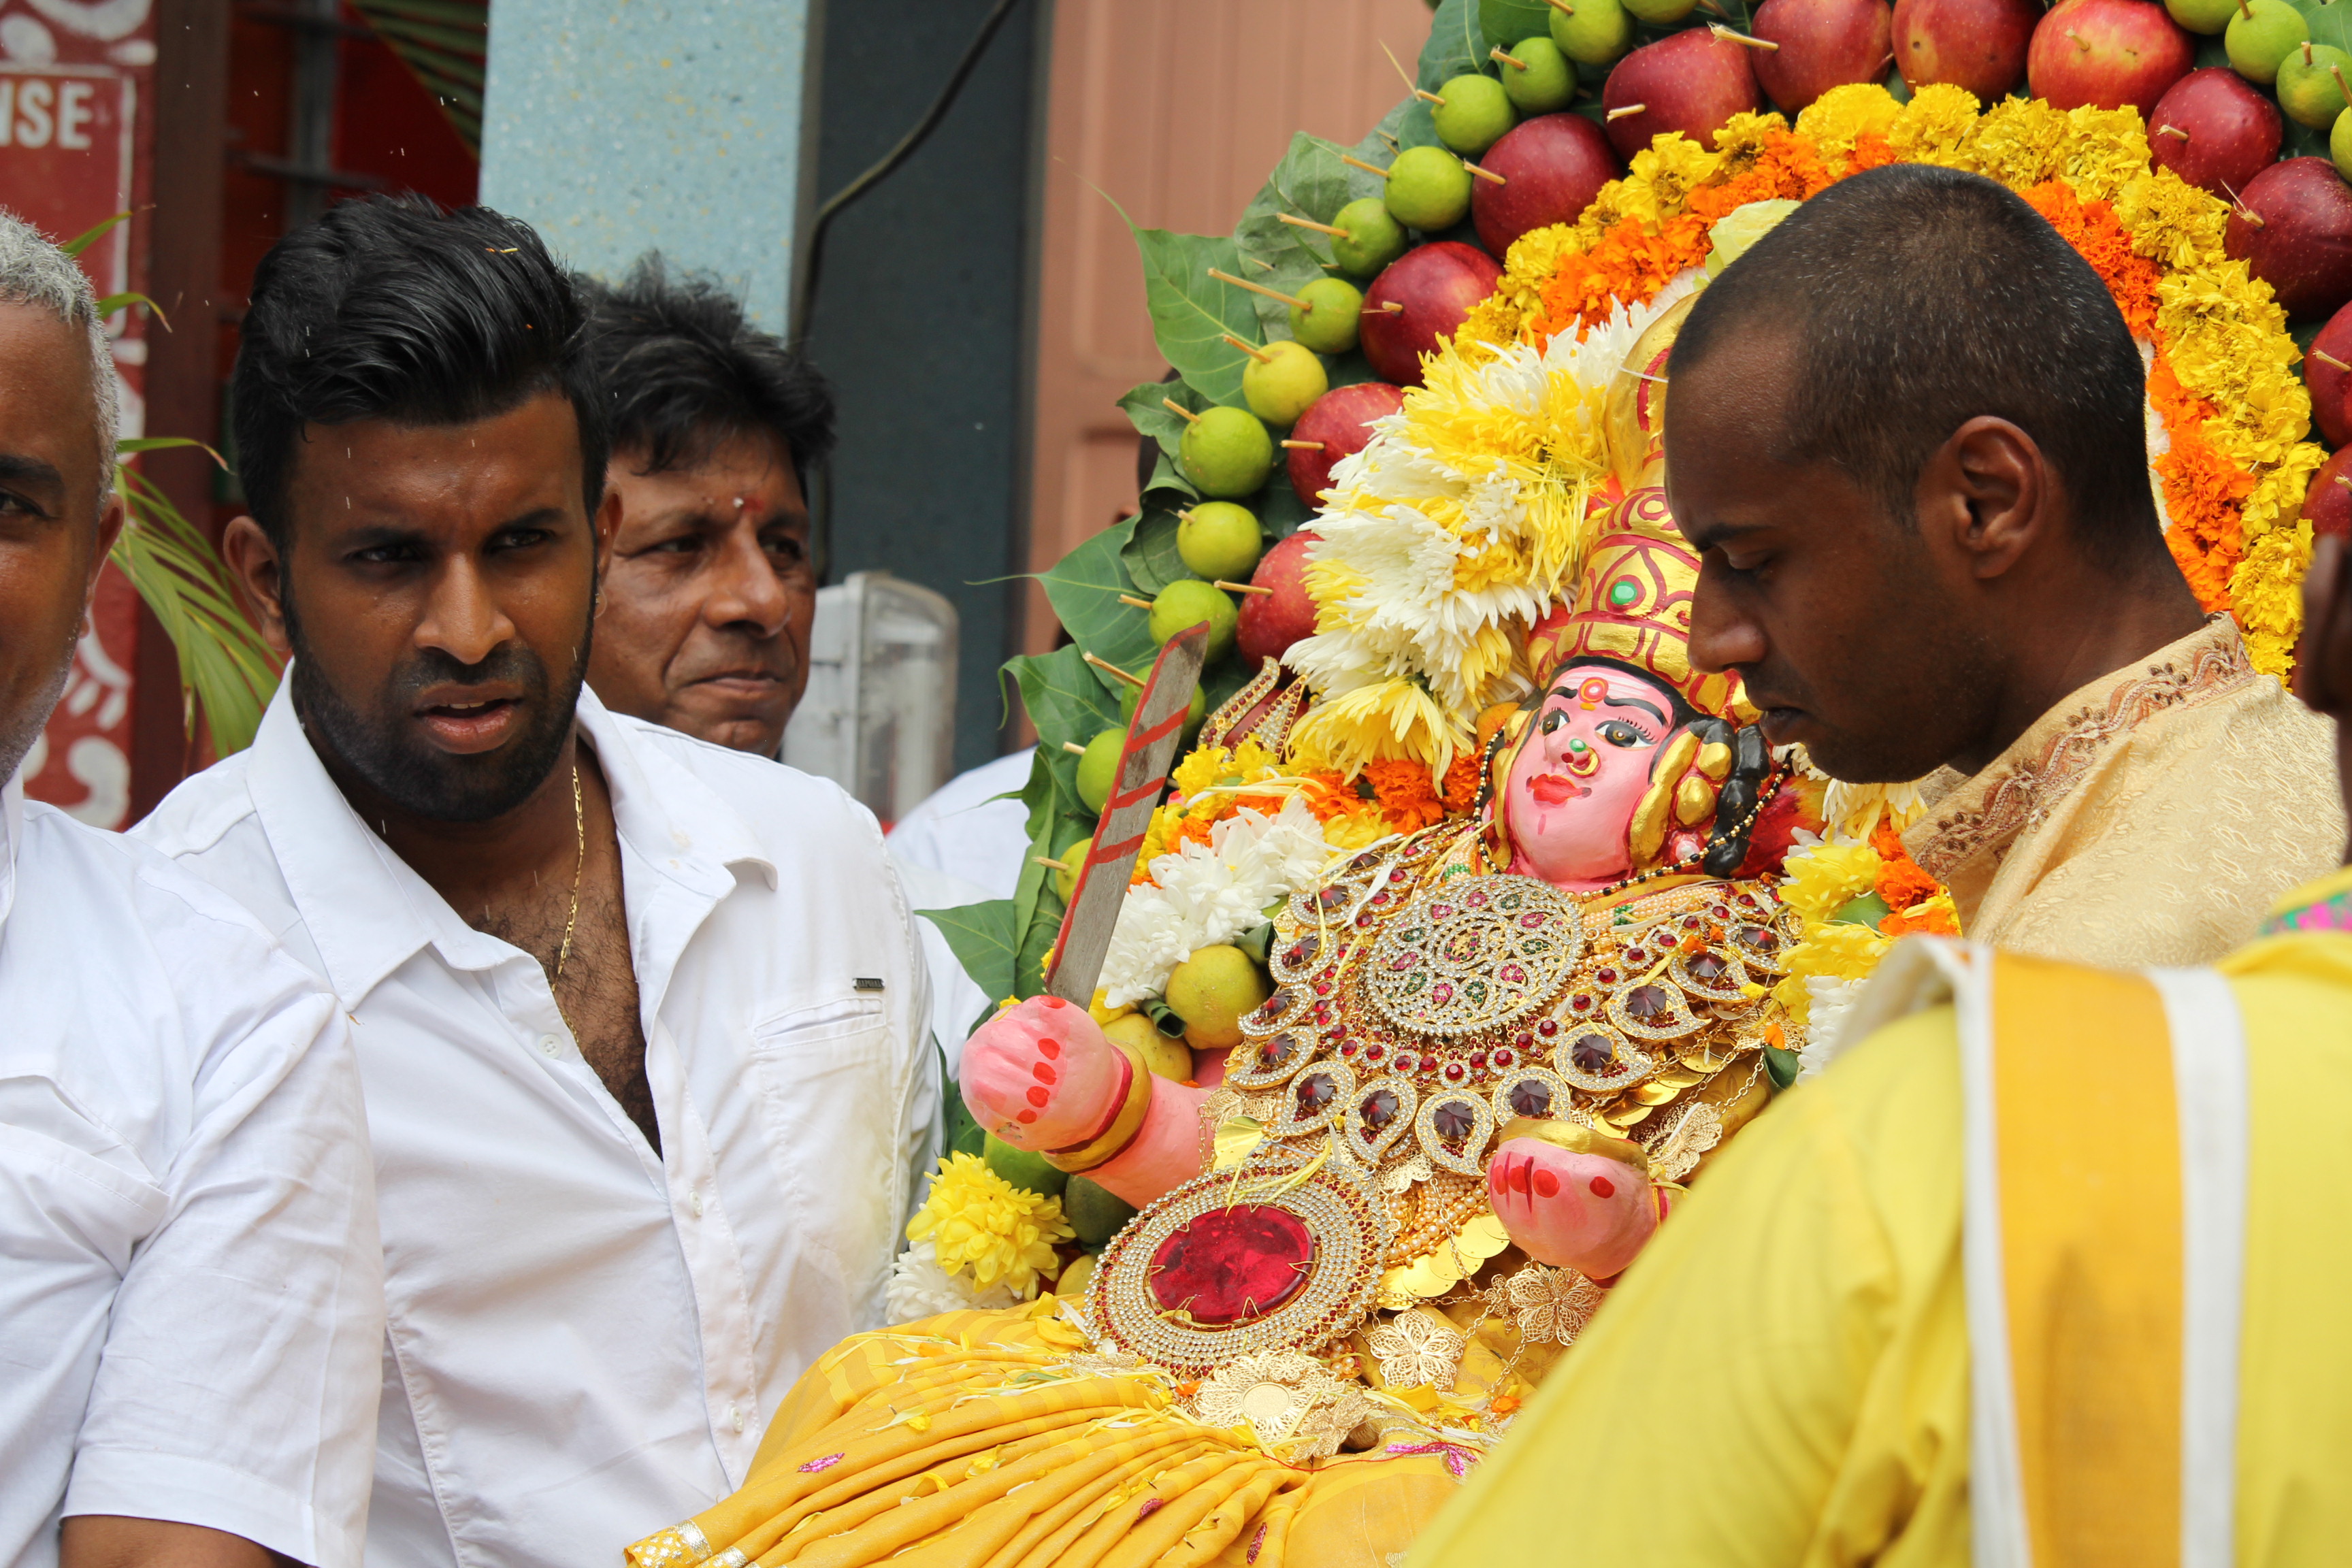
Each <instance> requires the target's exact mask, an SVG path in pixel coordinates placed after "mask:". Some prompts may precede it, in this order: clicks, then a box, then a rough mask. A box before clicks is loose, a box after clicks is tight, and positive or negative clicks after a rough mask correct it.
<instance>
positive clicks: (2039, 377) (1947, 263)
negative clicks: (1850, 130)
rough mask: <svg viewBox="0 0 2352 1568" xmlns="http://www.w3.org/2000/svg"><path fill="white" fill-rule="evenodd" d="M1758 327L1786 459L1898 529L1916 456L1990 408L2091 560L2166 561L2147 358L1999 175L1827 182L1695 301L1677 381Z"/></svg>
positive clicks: (1909, 167)
mask: <svg viewBox="0 0 2352 1568" xmlns="http://www.w3.org/2000/svg"><path fill="white" fill-rule="evenodd" d="M1767 330H1769V331H1786V332H1793V333H1794V334H1795V335H1796V342H1797V344H1798V351H1797V356H1796V357H1797V364H1796V368H1795V372H1794V377H1793V380H1794V384H1793V385H1792V386H1791V387H1790V395H1789V399H1788V402H1787V404H1786V405H1785V410H1784V419H1785V425H1784V427H1783V429H1782V431H1781V433H1780V441H1779V443H1778V446H1777V447H1776V450H1775V452H1774V456H1775V457H1777V458H1780V460H1782V461H1784V462H1790V463H1805V462H1811V461H1816V460H1821V459H1827V460H1828V461H1829V462H1831V463H1832V464H1834V465H1836V466H1837V467H1838V468H1842V469H1843V470H1844V471H1845V472H1846V473H1847V474H1848V475H1849V476H1851V477H1852V478H1853V480H1854V482H1855V483H1856V484H1857V485H1859V486H1861V487H1862V488H1863V489H1864V490H1865V491H1867V492H1869V493H1870V494H1872V495H1873V496H1874V497H1875V498H1876V499H1877V500H1880V501H1881V502H1882V503H1883V504H1884V505H1885V509H1886V510H1887V512H1888V514H1889V515H1890V516H1891V517H1892V518H1894V519H1895V521H1898V522H1900V523H1902V524H1905V525H1906V526H1908V525H1910V524H1912V523H1914V522H1916V506H1915V502H1914V500H1913V496H1914V491H1915V488H1916V485H1917V483H1918V479H1919V471H1920V469H1921V468H1924V467H1925V466H1926V464H1927V459H1928V458H1930V457H1932V456H1933V455H1934V454H1935V452H1936V450H1937V448H1938V447H1941V446H1942V445H1943V444H1944V443H1945V442H1946V441H1948V440H1949V439H1950V438H1951V436H1952V433H1953V432H1954V431H1955V430H1957V429H1958V428H1959V426H1961V425H1962V424H1964V423H1966V422H1967V421H1968V420H1969V419H1971V418H1974V417H1976V416H1979V415H1992V416H1998V417H2000V418H2003V419H2007V420H2009V421H2010V422H2011V423H2012V424H2014V425H2016V426H2018V427H2019V428H2020V429H2021V430H2023V431H2024V432H2025V433H2026V434H2027V435H2029V436H2031V437H2032V438H2033V440H2034V443H2035V444H2036V445H2037V446H2039V447H2041V449H2042V453H2043V455H2044V456H2045V457H2047V458H2049V460H2050V463H2051V466H2052V468H2054V469H2055V470H2056V473H2057V476H2058V480H2059V483H2060V485H2061V486H2062V488H2063V490H2064V493H2065V495H2066V498H2067V500H2068V501H2069V502H2070V504H2071V506H2072V509H2073V515H2074V525H2075V528H2076V531H2077V538H2078V540H2079V541H2080V542H2081V543H2082V544H2083V545H2084V548H2085V553H2086V554H2087V555H2089V556H2090V557H2091V558H2092V559H2093V560H2095V562H2097V563H2100V564H2102V565H2104V566H2105V567H2107V568H2108V569H2110V570H2115V569H2118V568H2127V567H2132V566H2137V564H2139V563H2142V562H2145V561H2147V560H2150V559H2153V558H2154V557H2156V556H2161V555H2163V553H2164V549H2163V535H2162V533H2161V531H2159V529H2158V524H2157V521H2156V507H2155V502H2154V500H2153V499H2152V497H2151V496H2150V493H2149V489H2148V479H2147V426H2146V425H2145V423H2144V417H2145V416H2144V414H2143V411H2142V397H2143V395H2144V388H2143V382H2144V379H2145V377H2144V374H2143V371H2142V368H2141V363H2140V357H2139V350H2138V348H2137V346H2136V345H2135V344H2134V343H2133V342H2132V337H2131V332H2130V330H2129V329H2128V328H2127V327H2126V326H2125V324H2124V318H2123V312H2122V311H2120V310H2117V309H2116V302H2115V300H2113V299H2112V298H2110V297H2109V295H2108V293H2107V290H2106V286H2105V284H2103V283H2101V282H2100V281H2099V275H2098V274H2097V273H2096V272H2095V271H2094V270H2092V268H2091V265H2090V263H2089V262H2087V261H2085V260H2084V259H2083V258H2082V256H2081V255H2080V254H2078V253H2077V252H2076V251H2075V249H2074V247H2073V246H2071V245H2069V244H2068V243H2066V241H2065V240H2064V239H2063V237H2061V236H2060V235H2059V233H2058V231H2057V230H2056V229H2054V228H2053V227H2051V226H2050V225H2049V223H2048V222H2047V221H2045V220H2044V219H2043V218H2042V215H2041V214H2039V213H2037V212H2035V211H2034V210H2033V209H2032V207H2030V206H2028V205H2026V204H2025V203H2024V202H2023V201H2021V200H2020V199H2019V198H2018V197H2017V196H2016V195H2013V194H2011V192H2010V191H2008V190H2006V189H2004V188H2003V187H2002V186H2000V185H1999V184H1994V183H1993V182H1992V181H1990V180H1988V179H1985V178H1983V177H1981V176H1979V175H1977V174H1963V173H1961V172H1960V171H1958V170H1957V169H1944V168H1937V167H1935V166H1932V165H1928V164H1920V163H1902V164H1892V165H1888V166H1886V167H1884V168H1879V169H1873V170H1870V171H1869V172H1867V173H1865V174H1856V175H1854V176H1853V177H1852V178H1851V179H1847V180H1843V181H1841V182H1839V183H1838V184H1834V185H1832V186H1830V187H1829V188H1828V189H1827V190H1825V191H1823V192H1822V193H1821V194H1820V195H1816V196H1814V197H1813V198H1812V199H1811V200H1810V201H1808V202H1806V203H1805V204H1804V205H1802V206H1800V207H1799V208H1797V210H1796V211H1794V212H1792V213H1790V215H1789V216H1787V217H1786V218H1784V219H1782V220H1781V221H1780V224H1778V225H1777V226H1774V227H1773V228H1772V229H1771V230H1770V232H1769V233H1767V234H1766V235H1765V236H1764V237H1763V238H1761V239H1759V240H1758V241H1757V242H1756V244H1755V246H1754V247H1751V248H1750V249H1749V250H1748V252H1747V253H1746V254H1745V255H1743V256H1741V257H1740V258H1738V260H1736V261H1734V262H1733V263H1732V264H1731V265H1730V266H1729V267H1728V268H1725V270H1724V272H1723V275H1722V276H1721V277H1719V278H1717V279H1716V280H1715V281H1714V282H1713V283H1711V284H1709V285H1708V286H1707V288H1706V290H1705V291H1704V292H1702V293H1701V294H1700V295H1699V297H1698V300H1697V301H1696V303H1695V304H1694V305H1693V306H1692V307H1691V312H1690V316H1689V319H1688V320H1686V321H1685V322H1684V323H1683V327H1682V331H1681V334H1680V336H1679V337H1677V338H1676V340H1675V346H1674V354H1673V358H1672V360H1671V362H1670V365H1669V371H1668V374H1669V376H1670V377H1671V376H1673V375H1675V374H1683V373H1685V372H1687V371H1689V370H1690V369H1691V368H1692V367H1694V366H1696V365H1697V364H1698V363H1701V362H1702V361H1703V360H1705V359H1706V356H1707V355H1708V354H1709V353H1712V352H1713V351H1714V350H1715V349H1716V348H1717V347H1718V346H1719V345H1720V344H1721V343H1722V342H1724V341H1725V340H1726V339H1727V338H1730V337H1735V336H1738V335H1739V334H1741V333H1745V332H1754V331H1767ZM1668 406H1669V409H1670V410H1671V407H1672V404H1671V401H1670V402H1669V405H1668Z"/></svg>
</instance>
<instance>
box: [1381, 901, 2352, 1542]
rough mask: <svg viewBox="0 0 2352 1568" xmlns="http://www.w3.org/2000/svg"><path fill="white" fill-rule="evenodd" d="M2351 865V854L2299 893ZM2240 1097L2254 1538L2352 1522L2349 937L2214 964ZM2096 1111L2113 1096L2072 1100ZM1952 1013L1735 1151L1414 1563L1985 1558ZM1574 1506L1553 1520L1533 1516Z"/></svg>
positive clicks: (2247, 1482) (2243, 1398) (2350, 1526)
mask: <svg viewBox="0 0 2352 1568" xmlns="http://www.w3.org/2000/svg"><path fill="white" fill-rule="evenodd" d="M2347 890H2352V872H2347V873H2339V874H2337V875H2336V876H2335V877H2332V878H2329V879H2325V880H2323V881H2321V882H2319V883H2316V884H2313V885H2311V886H2308V887H2305V888H2303V889H2298V890H2297V891H2296V892H2294V894H2292V895H2290V896H2289V898H2288V899H2287V900H2284V905H2283V907H2285V906H2293V905H2304V904H2310V903H2313V902H2315V901H2317V900H2324V899H2327V898H2330V897H2333V896H2336V895H2338V894H2342V893H2344V892H2346V891H2347ZM2219 967H2220V969H2221V973H2223V974H2225V975H2226V976H2228V977H2229V980H2230V983H2231V991H2232V993H2233V994H2234V995H2235V997H2236V999H2237V1002H2238V1005H2239V1009H2240V1013H2241V1015H2242V1018H2243V1021H2244V1026H2245V1035H2246V1042H2247V1055H2248V1072H2249V1093H2250V1100H2251V1142H2252V1153H2251V1164H2250V1169H2249V1172H2248V1205H2247V1230H2246V1274H2245V1317H2244V1324H2243V1331H2242V1339H2241V1351H2240V1362H2239V1367H2240V1410H2239V1425H2238V1453H2237V1471H2238V1474H2237V1520H2236V1536H2237V1558H2238V1561H2239V1562H2240V1563H2243V1564H2248V1565H2253V1564H2265V1565H2269V1564H2282V1565H2301V1564H2314V1565H2316V1564H2322V1563H2337V1562H2340V1561H2342V1560H2343V1557H2344V1554H2345V1547H2344V1543H2345V1542H2347V1541H2352V1486H2347V1485H2346V1484H2345V1479H2344V1478H2346V1477H2347V1476H2352V1336H2347V1335H2346V1334H2345V1333H2344V1332H2343V1330H2342V1323H2343V1319H2344V1303H2345V1301H2346V1300H2347V1297H2352V1254H2347V1250H2346V1249H2345V1248H2344V1247H2343V1246H2342V1245H2341V1243H2340V1241H2339V1240H2338V1239H2337V1234H2336V1233H2337V1232H2338V1231H2339V1230H2340V1229H2341V1228H2342V1225H2341V1221H2342V1217H2343V1216H2344V1215H2347V1213H2352V1137H2347V1124H2352V936H2347V935H2344V934H2338V933H2325V934H2321V933H2313V934H2287V935H2280V936H2272V937H2266V938H2263V939H2261V940H2259V941H2256V942H2252V943H2251V944H2249V945H2248V946H2246V947H2245V948H2242V949H2241V950H2240V951H2239V952H2237V953H2235V954H2233V955H2232V956H2231V957H2230V958H2229V959H2227V960H2225V961H2224V962H2223V963H2221V965H2220V966H2219ZM2078 1125H2079V1128H2080V1131H2081V1134H2082V1135H2084V1136H2096V1135H2097V1132H2098V1127H2097V1122H2096V1119H2095V1117H2088V1116H2086V1117H2084V1118H2082V1119H2080V1121H2079V1122H2078ZM1961 1172H1962V1158H1961V1098H1960V1074H1959V1065H1958V1044H1957V1038H1956V1033H1955V1027H1954V1017H1953V1014H1952V1012H1951V1010H1950V1009H1948V1008H1945V1009H1939V1010H1936V1011H1931V1012H1927V1013H1922V1014H1919V1015H1916V1016H1913V1017H1910V1018H1907V1019H1905V1020H1904V1021H1902V1022H1901V1023H1898V1024H1896V1025H1894V1026H1891V1027H1888V1028H1886V1029H1885V1030H1882V1031H1881V1032H1879V1033H1878V1034H1877V1035H1875V1036H1874V1037H1872V1038H1871V1039H1870V1040H1868V1041H1867V1042H1865V1043H1864V1044H1863V1045H1862V1046H1860V1047H1856V1048H1855V1049H1854V1050H1853V1052H1851V1053H1850V1054H1849V1056H1848V1057H1847V1058H1845V1059H1843V1060H1842V1061H1840V1062H1839V1063H1838V1064H1837V1065H1836V1066H1835V1067H1834V1068H1832V1070H1830V1071H1829V1072H1828V1073H1826V1074H1824V1075H1823V1076H1822V1078H1821V1079H1817V1080H1814V1081H1811V1082H1808V1083H1806V1084H1804V1085H1801V1086H1800V1088H1799V1089H1796V1090H1795V1091H1794V1092H1792V1093H1790V1094H1789V1095H1786V1096H1784V1097H1783V1098H1782V1100H1781V1101H1780V1103H1778V1104H1776V1105H1775V1106H1774V1107H1773V1108H1772V1109H1771V1110H1769V1111H1768V1112H1767V1113H1766V1114H1765V1115H1764V1116H1762V1117H1761V1118H1759V1121H1758V1122H1757V1124H1756V1125H1755V1126H1753V1127H1751V1128H1749V1129H1748V1131H1746V1132H1745V1133H1743V1134H1742V1135H1741V1137H1740V1138H1739V1139H1738V1142H1736V1143H1735V1144H1734V1145H1733V1146H1732V1147H1731V1148H1729V1149H1728V1150H1727V1151H1726V1152H1724V1154H1723V1156H1722V1163H1721V1169H1720V1171H1719V1172H1718V1173H1716V1174H1715V1175H1714V1177H1713V1179H1711V1180H1709V1181H1708V1182H1707V1183H1706V1184H1704V1185H1702V1186H1700V1187H1699V1188H1697V1189H1696V1190H1695V1191H1694V1192H1693V1193H1692V1194H1691V1196H1690V1197H1689V1199H1688V1200H1687V1201H1686V1202H1685V1204H1683V1205H1681V1206H1680V1208H1679V1209H1678V1210H1677V1212H1676V1214H1675V1222H1674V1224H1672V1225H1671V1226H1666V1227H1665V1228H1664V1230H1662V1231H1661V1232H1660V1234H1659V1236H1658V1238H1657V1240H1656V1241H1655V1243H1654V1244H1653V1245H1652V1247H1650V1248H1649V1250H1648V1251H1647V1252H1646V1253H1645V1254H1644V1255H1643V1258H1642V1259H1641V1260H1640V1261H1639V1262H1638V1263H1637V1264H1636V1265H1635V1266H1634V1267H1633V1268H1632V1269H1631V1270H1629V1271H1628V1273H1627V1275H1626V1278H1625V1280H1624V1282H1623V1283H1622V1284H1621V1285H1620V1286H1619V1287H1618V1288H1617V1289H1616V1290H1615V1291H1613V1292H1612V1300H1610V1302H1609V1303H1608V1305H1607V1306H1606V1307H1605V1308H1604V1309H1603V1310H1601V1313H1600V1315H1599V1316H1598V1317H1597V1318H1596V1319H1595V1320H1594V1321H1593V1324H1592V1327H1591V1329H1590V1330H1589V1331H1587V1333H1586V1335H1585V1337H1584V1338H1583V1339H1582V1340H1581V1341H1580V1342H1579V1343H1578V1345H1577V1351H1576V1354H1575V1355H1573V1356H1571V1357H1569V1358H1567V1359H1566V1360H1565V1361H1563V1363H1561V1364H1560V1366H1559V1368H1558V1369H1557V1370H1556V1371H1555V1372H1554V1373H1553V1374H1552V1376H1551V1377H1550V1378H1549V1380H1548V1382H1547V1383H1546V1384H1545V1386H1544V1388H1543V1390H1542V1391H1541V1393H1540V1394H1538V1396H1537V1398H1536V1400H1535V1402H1534V1403H1533V1404H1532V1405H1530V1406H1529V1408H1528V1410H1527V1411H1526V1412H1525V1413H1524V1414H1523V1415H1521V1416H1520V1417H1519V1420H1518V1422H1517V1426H1515V1428H1514V1429H1513V1432H1512V1434H1511V1436H1510V1438H1509V1440H1508V1441H1507V1442H1506V1443H1504V1444H1503V1445H1502V1447H1500V1448H1499V1449H1498V1450H1497V1451H1496V1453H1495V1455H1494V1456H1493V1457H1492V1458H1489V1459H1488V1460H1487V1461H1486V1464H1484V1465H1483V1466H1481V1467H1480V1468H1479V1470H1478V1473H1477V1474H1476V1475H1475V1476H1474V1477H1473V1478H1472V1481H1471V1484H1470V1485H1469V1486H1468V1487H1466V1488H1465V1489H1464V1490H1463V1492H1462V1494H1461V1496H1460V1497H1459V1498H1457V1499H1456V1500H1455V1501H1454V1504H1453V1505H1452V1506H1451V1507H1450V1508H1449V1509H1448V1510H1447V1511H1446V1513H1445V1514H1444V1516H1443V1517H1442V1518H1441V1519H1440V1520H1439V1521H1437V1522H1436V1523H1435V1524H1434V1525H1433V1527H1432V1528H1431V1529H1430V1531H1428V1533H1427V1534H1426V1536H1425V1537H1424V1538H1423V1540H1422V1542H1420V1543H1419V1545H1418V1546H1417V1547H1416V1549H1415V1551H1414V1552H1413V1556H1412V1563H1413V1565H1414V1568H1486V1565H1487V1564H1491V1563H1502V1562H1509V1563H1520V1564H1544V1563H1570V1562H1573V1563H1706V1564H1709V1565H1710V1568H1749V1565H1756V1568H1764V1565H1768V1564H1769V1565H1774V1568H1779V1565H1783V1564H1790V1565H1793V1564H1804V1565H1807V1568H1814V1565H1820V1568H1829V1565H1842V1564H1848V1563H1876V1564H1880V1565H1881V1568H1930V1565H1932V1568H1965V1565H1966V1564H1968V1563H1969V1341H1968V1329H1967V1320H1966V1305H1965V1303H1966V1290H1965V1282H1964V1277H1963V1270H1962V1266H1961V1254H1960V1232H1961V1225H1960V1219H1961V1207H1962V1203H1961ZM1542 1520H1558V1521H1562V1527H1561V1528H1559V1529H1558V1530H1547V1529H1543V1528H1538V1527H1536V1526H1535V1525H1534V1524H1533V1523H1532V1521H1542Z"/></svg>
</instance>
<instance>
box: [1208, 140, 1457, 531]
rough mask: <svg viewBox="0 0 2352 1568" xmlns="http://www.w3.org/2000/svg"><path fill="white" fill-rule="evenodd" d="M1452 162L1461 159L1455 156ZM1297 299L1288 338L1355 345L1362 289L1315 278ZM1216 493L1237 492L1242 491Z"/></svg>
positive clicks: (1325, 345) (1331, 346)
mask: <svg viewBox="0 0 2352 1568" xmlns="http://www.w3.org/2000/svg"><path fill="white" fill-rule="evenodd" d="M1445 156H1446V157H1449V158H1453V157H1454V154H1453V153H1446V154H1445ZM1454 162H1455V163H1460V162H1461V160H1460V159H1459V158H1454ZM1462 177H1463V178H1464V179H1465V180H1466V179H1468V178H1469V177H1470V176H1469V174H1467V173H1466V172H1465V174H1463V176H1462ZM1298 298H1299V299H1301V300H1306V301H1307V309H1305V310H1300V309H1299V308H1298V307H1297V306H1296V305H1293V306H1292V307H1291V308H1290V335H1291V336H1292V337H1294V338H1297V340H1298V341H1299V342H1302V343H1305V344H1306V345H1307V347H1308V348H1310V349H1313V350H1314V351H1315V352H1316V353H1318V354H1343V353H1347V352H1348V351H1349V349H1352V348H1354V347H1355V346H1356V329H1357V328H1359V327H1360V326H1361V325H1362V324H1363V314H1364V291H1363V290H1362V289H1359V288H1357V287H1356V286H1355V285H1354V284H1353V283H1350V282H1349V281H1348V280H1347V279H1344V278H1318V279H1315V280H1314V281H1313V282H1311V283H1306V284H1302V285H1300V286H1299V289H1298ZM1319 395H1320V394H1318V396H1319ZM1300 412H1302V413H1303V412H1305V410H1303V409H1302V410H1301V411H1300ZM1261 482H1262V481H1261ZM1219 493H1220V494H1233V495H1238V494H1243V493H1244V492H1242V491H1238V490H1234V491H1220V492H1219Z"/></svg>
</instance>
